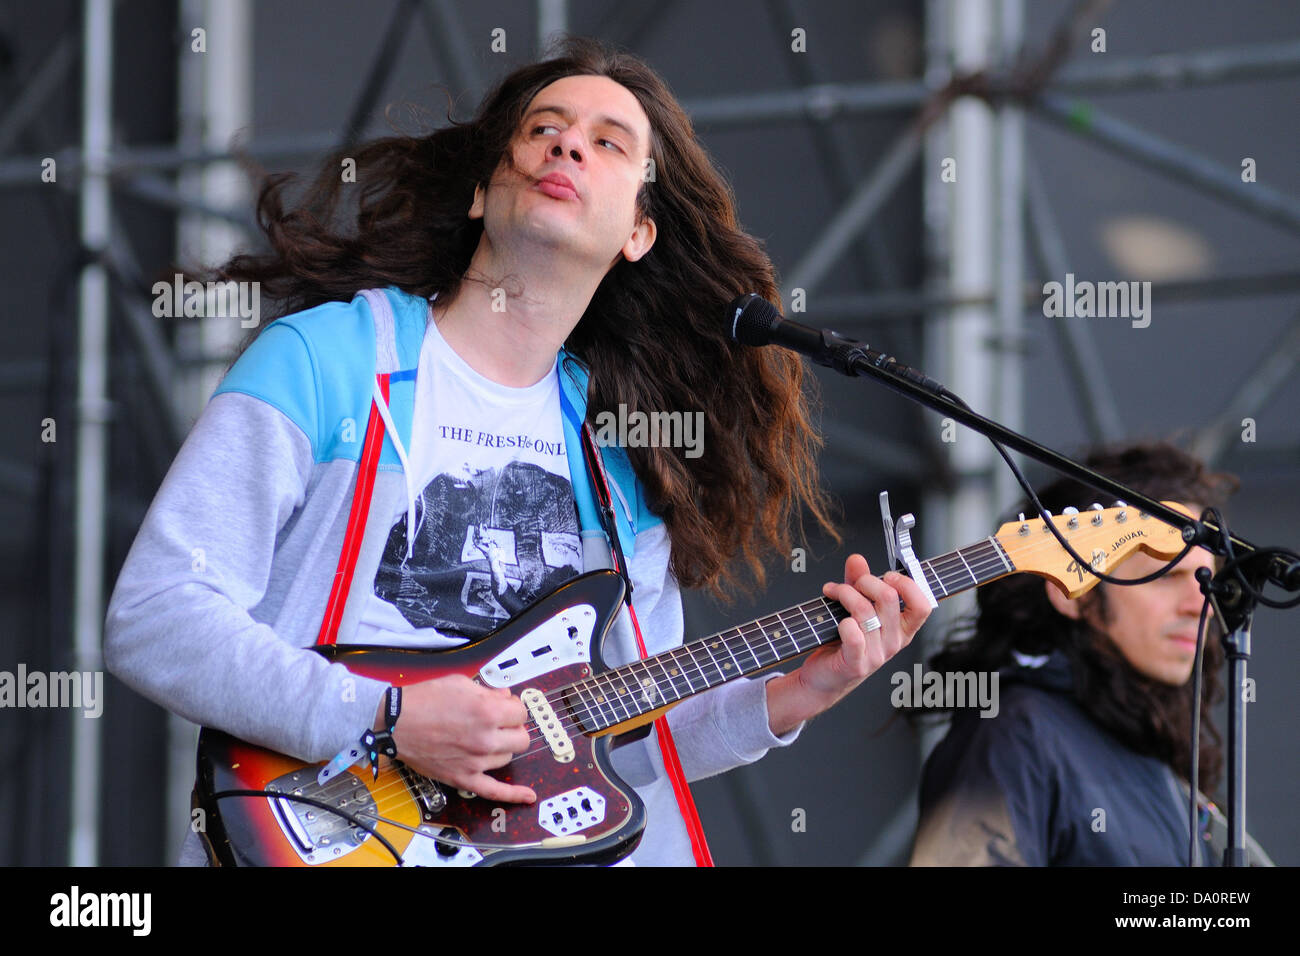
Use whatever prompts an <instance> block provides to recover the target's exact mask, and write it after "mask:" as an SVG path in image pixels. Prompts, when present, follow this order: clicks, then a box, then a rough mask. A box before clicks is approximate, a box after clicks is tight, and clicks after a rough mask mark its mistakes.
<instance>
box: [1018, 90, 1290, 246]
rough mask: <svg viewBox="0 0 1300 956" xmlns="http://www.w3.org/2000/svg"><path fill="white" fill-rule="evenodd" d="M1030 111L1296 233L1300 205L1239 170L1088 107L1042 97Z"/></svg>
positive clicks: (1045, 96) (1059, 98) (1034, 102)
mask: <svg viewBox="0 0 1300 956" xmlns="http://www.w3.org/2000/svg"><path fill="white" fill-rule="evenodd" d="M1033 106H1034V107H1035V109H1036V112H1037V115H1039V116H1042V117H1045V118H1047V119H1049V120H1051V121H1053V122H1055V123H1056V124H1057V125H1059V126H1061V127H1063V128H1064V129H1067V130H1069V131H1071V132H1073V133H1075V134H1076V135H1078V136H1080V137H1083V138H1085V139H1087V140H1088V141H1089V142H1093V143H1096V144H1097V145H1099V146H1103V147H1105V148H1107V149H1109V150H1110V151H1111V152H1113V153H1116V154H1118V155H1120V156H1125V157H1127V158H1129V159H1132V160H1134V161H1136V162H1138V163H1140V164H1142V165H1144V166H1148V167H1150V168H1152V169H1156V170H1159V171H1160V172H1163V173H1165V174H1166V175H1168V176H1170V177H1172V178H1173V179H1175V180H1177V181H1180V182H1184V183H1187V184H1188V185H1191V186H1195V187H1197V188H1198V189H1200V190H1201V191H1202V192H1205V193H1208V194H1210V195H1212V196H1216V197H1218V198H1220V199H1227V200H1230V201H1231V202H1232V203H1234V204H1235V205H1237V206H1238V207H1239V208H1241V209H1244V210H1246V211H1248V212H1251V213H1254V214H1255V215H1256V216H1259V217H1260V218H1263V219H1267V220H1268V221H1270V222H1273V223H1276V224H1278V225H1281V226H1284V227H1286V228H1287V229H1289V230H1291V231H1292V232H1300V200H1297V199H1295V198H1293V197H1291V196H1288V195H1285V194H1284V193H1280V192H1278V191H1277V190H1275V189H1272V188H1271V187H1269V186H1266V185H1264V184H1263V183H1258V182H1256V183H1244V182H1242V181H1241V174H1240V171H1239V170H1235V169H1231V168H1228V167H1224V166H1220V165H1219V164H1218V163H1215V162H1212V161H1210V160H1208V159H1206V158H1204V157H1203V156H1199V155H1197V154H1195V153H1193V152H1191V151H1190V150H1188V149H1186V148H1185V147H1182V146H1179V145H1177V144H1174V143H1170V142H1169V141H1167V140H1165V139H1162V138H1161V137H1159V136H1155V135H1153V134H1151V133H1148V132H1146V131H1144V130H1140V129H1138V128H1137V127H1136V126H1133V125H1131V124H1129V123H1126V122H1124V121H1123V120H1120V119H1118V118H1116V117H1114V116H1111V115H1109V114H1107V113H1104V112H1101V111H1099V110H1097V109H1095V108H1094V107H1092V106H1091V105H1089V104H1085V103H1081V102H1077V101H1071V100H1067V99H1064V98H1062V97H1059V96H1053V95H1050V94H1045V95H1043V96H1041V97H1039V98H1038V99H1036V100H1034V101H1033Z"/></svg>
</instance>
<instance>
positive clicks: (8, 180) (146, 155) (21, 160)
mask: <svg viewBox="0 0 1300 956" xmlns="http://www.w3.org/2000/svg"><path fill="white" fill-rule="evenodd" d="M336 146H337V142H336V139H335V137H334V136H332V135H330V134H328V133H308V134H304V135H297V136H295V135H284V136H268V137H266V138H265V139H262V140H260V141H258V142H257V143H256V144H252V143H250V144H248V145H246V146H243V147H240V149H239V152H238V154H236V153H235V152H233V151H232V150H229V149H208V148H204V147H192V148H180V149H178V148H176V147H175V146H141V147H134V148H131V147H127V148H123V149H118V150H116V151H115V152H114V153H113V155H112V157H111V158H110V159H109V160H107V161H106V165H107V168H108V169H109V171H110V172H111V173H112V175H114V176H122V175H124V174H126V175H130V174H133V173H136V172H140V171H144V170H168V169H175V168H177V167H178V166H185V165H187V164H190V163H216V162H223V161H229V160H238V159H241V158H243V157H245V156H247V157H249V158H251V159H255V160H258V161H260V162H270V161H283V160H293V159H300V158H318V157H320V156H321V154H323V153H327V152H330V151H331V150H333V149H335V148H336ZM50 155H51V156H53V157H54V159H55V160H56V161H57V162H58V167H59V175H60V176H67V175H68V174H69V173H71V177H70V178H75V177H77V176H81V175H83V174H84V170H85V166H84V163H83V162H82V160H81V156H80V153H79V151H77V150H76V148H75V147H74V148H70V149H62V150H58V151H56V152H53V153H51V154H50ZM41 158H42V157H39V156H19V157H15V158H12V159H7V160H3V161H0V186H31V185H33V184H35V185H39V184H40V169H41Z"/></svg>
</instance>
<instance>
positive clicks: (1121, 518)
mask: <svg viewBox="0 0 1300 956" xmlns="http://www.w3.org/2000/svg"><path fill="white" fill-rule="evenodd" d="M1115 504H1116V505H1117V506H1118V507H1119V514H1117V515H1116V516H1115V520H1116V521H1118V522H1119V523H1121V524H1122V523H1124V522H1125V521H1127V520H1128V502H1127V501H1121V500H1119V499H1118V498H1116V499H1115Z"/></svg>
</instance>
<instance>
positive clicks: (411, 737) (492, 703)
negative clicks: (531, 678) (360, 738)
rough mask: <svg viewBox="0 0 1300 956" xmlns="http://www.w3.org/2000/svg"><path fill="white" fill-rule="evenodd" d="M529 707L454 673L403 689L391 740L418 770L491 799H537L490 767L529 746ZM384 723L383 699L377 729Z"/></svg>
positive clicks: (504, 691)
mask: <svg viewBox="0 0 1300 956" xmlns="http://www.w3.org/2000/svg"><path fill="white" fill-rule="evenodd" d="M527 719H528V710H527V708H525V707H524V705H523V703H522V702H521V701H520V700H519V698H517V697H515V696H514V695H513V694H511V693H510V691H509V690H507V689H505V688H489V687H484V686H482V685H481V684H477V683H475V682H474V681H472V680H470V679H469V678H468V677H465V676H464V675H462V674H452V675H450V676H447V677H439V678H437V679H435V680H428V681H423V682H421V683H419V684H408V685H406V686H405V687H403V688H402V713H401V715H400V716H399V717H398V718H397V727H396V728H395V729H394V731H393V742H394V743H395V744H396V745H397V757H398V759H399V760H401V761H402V763H404V764H406V765H407V766H408V767H410V768H411V769H412V770H414V771H416V772H417V773H421V774H424V776H426V777H431V778H433V779H434V780H438V781H440V782H442V783H446V784H450V785H451V786H453V787H456V788H457V789H460V790H469V791H471V792H473V793H476V794H478V795H479V796H480V797H483V798H484V799H487V800H500V801H503V802H506V803H536V802H537V794H536V793H534V792H533V791H532V790H531V789H529V788H528V787H523V786H514V785H511V784H506V783H502V782H501V781H500V780H497V779H495V778H494V777H490V776H488V774H487V773H486V771H488V770H495V769H497V768H498V767H504V766H505V765H506V764H508V763H510V761H511V759H512V758H513V756H514V755H515V754H522V753H525V752H527V751H528V750H529V748H530V747H531V742H530V740H529V734H528V731H527V729H526V728H525V726H524V725H525V722H526V721H527ZM383 726H384V705H383V702H382V701H381V702H380V705H379V713H378V714H377V716H376V722H375V725H374V729H376V730H381V729H383Z"/></svg>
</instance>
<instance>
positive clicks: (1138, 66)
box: [1049, 40, 1300, 93]
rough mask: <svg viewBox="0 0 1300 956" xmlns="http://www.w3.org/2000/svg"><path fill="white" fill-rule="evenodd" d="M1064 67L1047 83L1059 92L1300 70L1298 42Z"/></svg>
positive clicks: (1171, 85)
mask: <svg viewBox="0 0 1300 956" xmlns="http://www.w3.org/2000/svg"><path fill="white" fill-rule="evenodd" d="M1098 60H1100V61H1101V62H1100V63H1099V64H1097V65H1089V66H1087V67H1077V66H1076V67H1073V68H1069V67H1067V68H1065V69H1063V70H1061V72H1060V73H1059V74H1057V77H1056V79H1055V80H1054V81H1053V82H1052V83H1050V84H1049V89H1052V90H1055V91H1057V92H1061V93H1111V92H1115V93H1118V92H1129V91H1133V90H1145V89H1171V88H1174V87H1184V86H1203V85H1206V84H1209V83H1226V82H1229V81H1232V80H1270V79H1278V78H1281V77H1288V76H1295V75H1297V74H1300V42H1296V41H1294V40H1292V41H1288V42H1286V43H1262V44H1257V45H1251V46H1241V47H1223V48H1220V49H1215V50H1200V51H1196V52H1191V53H1162V54H1157V55H1154V56H1140V57H1127V58H1124V59H1114V60H1112V59H1110V57H1109V56H1107V57H1104V58H1100V57H1099V58H1098Z"/></svg>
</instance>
